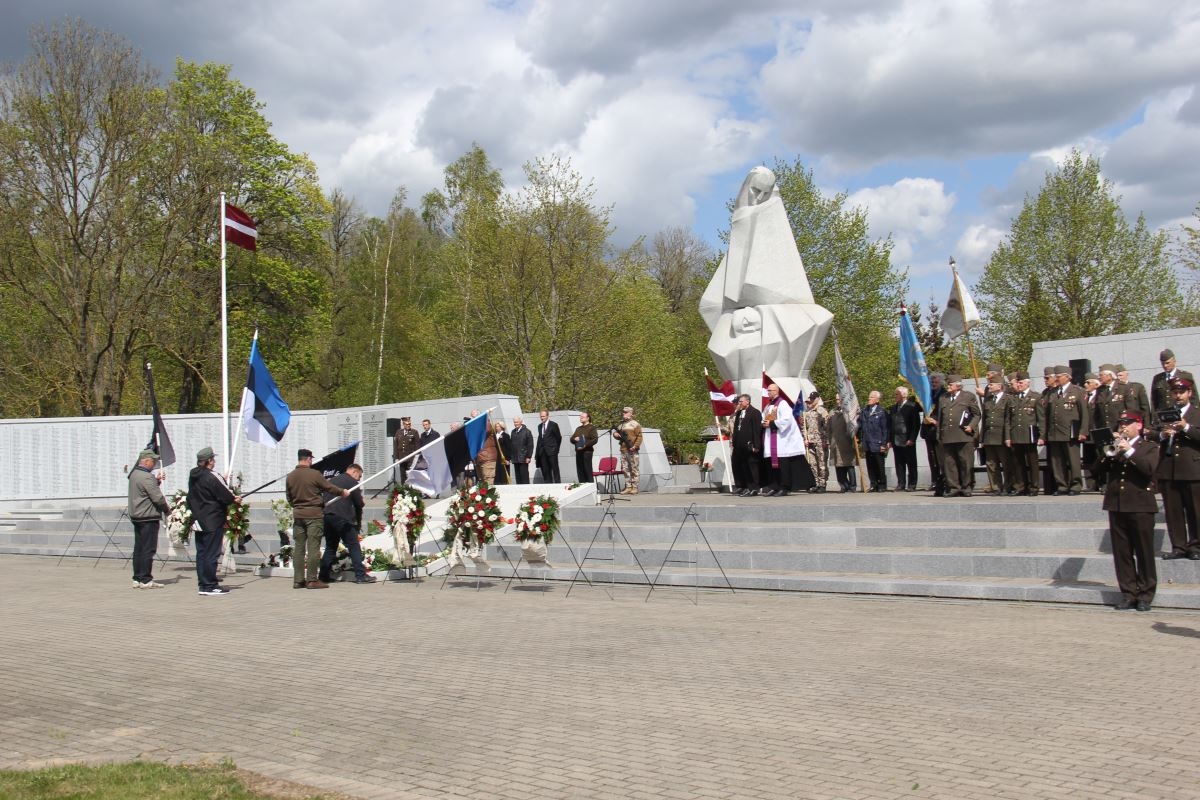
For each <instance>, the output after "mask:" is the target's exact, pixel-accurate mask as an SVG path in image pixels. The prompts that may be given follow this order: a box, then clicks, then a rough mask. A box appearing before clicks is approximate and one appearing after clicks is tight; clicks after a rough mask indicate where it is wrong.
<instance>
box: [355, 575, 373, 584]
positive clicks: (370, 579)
mask: <svg viewBox="0 0 1200 800" xmlns="http://www.w3.org/2000/svg"><path fill="white" fill-rule="evenodd" d="M378 580H379V578H376V577H375V576H374V575H363V576H362V577H361V578H355V579H354V582H355V583H375V582H377V581H378Z"/></svg>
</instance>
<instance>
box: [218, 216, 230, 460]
mask: <svg viewBox="0 0 1200 800" xmlns="http://www.w3.org/2000/svg"><path fill="white" fill-rule="evenodd" d="M220 228H221V432H222V434H223V435H224V437H225V442H224V446H223V449H222V450H221V452H223V453H229V448H230V447H231V446H232V445H231V439H232V436H231V435H230V430H229V309H228V303H227V297H226V290H227V284H226V278H225V193H224V192H221V219H220ZM225 464H226V468H225V480H226V481H228V480H229V475H230V472H231V471H232V470H233V459H232V457H230V458H229V460H227V461H226V462H225Z"/></svg>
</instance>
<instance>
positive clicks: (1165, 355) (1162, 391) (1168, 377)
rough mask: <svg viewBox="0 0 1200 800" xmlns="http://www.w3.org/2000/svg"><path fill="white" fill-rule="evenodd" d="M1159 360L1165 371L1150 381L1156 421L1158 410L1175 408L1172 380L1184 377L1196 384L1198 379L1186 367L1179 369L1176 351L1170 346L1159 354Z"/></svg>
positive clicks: (1152, 406)
mask: <svg viewBox="0 0 1200 800" xmlns="http://www.w3.org/2000/svg"><path fill="white" fill-rule="evenodd" d="M1158 361H1159V363H1160V364H1162V368H1163V371H1162V372H1160V373H1158V374H1157V375H1155V376H1154V380H1152V381H1150V410H1151V411H1153V412H1154V418H1155V421H1157V419H1158V412H1160V411H1162V410H1163V409H1165V408H1174V407H1175V402H1174V398H1173V397H1172V396H1171V382H1172V381H1174V380H1176V379H1178V378H1183V379H1184V380H1188V381H1191V382H1192V383H1193V384H1195V382H1196V379H1195V378H1194V377H1192V373H1190V372H1188V371H1187V370H1186V369H1178V368H1177V367H1176V365H1175V352H1174V351H1173V350H1171V349H1170V348H1168V349H1166V350H1163V351H1162V352H1161V353H1159V354H1158Z"/></svg>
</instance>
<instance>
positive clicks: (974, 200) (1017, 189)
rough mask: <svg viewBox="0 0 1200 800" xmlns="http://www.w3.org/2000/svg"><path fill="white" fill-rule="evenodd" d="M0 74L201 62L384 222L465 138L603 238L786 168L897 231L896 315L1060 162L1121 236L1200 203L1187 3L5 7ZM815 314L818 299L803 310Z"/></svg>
mask: <svg viewBox="0 0 1200 800" xmlns="http://www.w3.org/2000/svg"><path fill="white" fill-rule="evenodd" d="M5 6H7V8H5V11H4V17H5V24H4V26H3V29H2V30H0V61H3V62H6V63H16V62H19V61H21V60H22V59H24V58H25V57H26V56H27V55H28V52H29V47H28V32H29V30H30V28H31V27H32V26H34V25H39V24H43V25H50V24H54V23H56V22H59V21H61V20H63V19H66V18H69V17H79V18H82V19H84V20H85V21H87V22H88V23H90V24H92V25H94V26H96V27H99V28H103V29H105V30H108V31H111V32H113V33H117V34H119V35H121V36H123V37H125V38H126V39H128V40H129V41H130V42H131V43H132V44H133V46H134V47H135V48H137V49H138V50H139V51H140V52H141V53H142V55H143V58H144V59H145V60H146V61H147V62H148V63H150V64H151V65H153V66H156V67H158V68H159V69H160V70H161V71H162V72H163V73H164V75H168V76H169V74H170V73H171V71H172V69H173V67H174V64H175V60H176V58H183V59H185V60H188V61H196V62H206V61H213V62H220V63H224V64H229V65H231V67H232V75H233V77H234V78H236V79H237V80H239V81H241V82H242V83H243V84H245V85H246V86H248V87H250V88H251V89H253V90H254V91H255V92H256V93H257V95H258V98H259V100H260V101H262V102H263V103H264V104H265V111H264V113H265V116H266V117H267V118H268V119H269V120H270V121H271V123H272V132H273V133H274V134H275V136H276V137H277V138H279V139H280V140H281V141H283V142H284V143H286V144H287V145H288V147H289V148H290V149H292V150H293V151H295V152H305V153H307V154H308V155H309V156H310V157H311V158H312V159H313V160H314V161H315V163H316V165H317V168H318V171H319V176H320V180H321V183H322V185H323V187H324V188H325V189H326V190H327V191H328V190H332V189H333V188H341V189H342V190H343V191H344V192H346V193H347V194H348V195H350V196H351V197H353V198H355V199H356V201H357V202H358V203H359V205H360V207H362V208H363V209H364V210H365V211H367V212H368V213H372V214H378V215H382V214H383V213H385V212H386V210H387V206H388V203H389V201H390V200H391V198H392V197H393V195H394V194H395V192H396V191H397V189H398V188H400V187H404V188H405V189H406V190H407V192H408V197H409V198H410V202H415V200H416V199H419V198H420V197H421V195H423V194H424V193H425V192H426V191H428V190H429V189H432V188H438V187H440V186H441V185H442V177H443V175H442V171H443V169H444V168H445V166H446V165H447V164H448V163H450V162H452V161H453V160H454V159H456V158H457V157H458V156H460V155H462V154H463V153H464V152H466V151H467V150H468V149H469V148H470V147H471V145H472V143H478V144H479V145H481V146H482V147H483V148H484V149H485V150H486V151H487V153H488V155H489V157H490V158H491V160H492V163H493V164H494V165H495V166H497V167H498V168H500V169H501V171H502V173H503V176H504V178H505V182H506V184H507V185H508V186H509V188H517V187H519V186H520V184H521V182H522V177H523V176H522V171H521V166H522V164H524V163H525V162H527V161H530V160H532V159H534V158H537V157H540V156H550V155H562V156H567V157H569V158H570V159H571V162H572V165H573V166H574V168H575V169H576V170H577V171H578V172H579V173H580V174H581V175H583V176H585V177H587V178H590V179H591V180H592V181H593V182H594V188H595V193H596V201H597V202H598V203H599V204H600V205H604V206H611V207H612V221H613V223H614V225H615V227H616V231H615V236H614V243H616V244H618V245H625V244H629V243H631V242H633V241H634V240H635V239H636V238H637V237H639V236H645V237H647V238H648V239H649V238H652V237H653V236H654V234H655V233H656V232H658V231H660V230H664V229H666V228H669V227H678V226H682V227H686V228H689V229H692V230H694V231H695V232H696V233H697V234H698V235H699V236H700V237H702V238H703V239H705V240H707V241H708V242H710V243H711V244H712V245H713V246H714V247H715V248H717V249H720V238H719V237H720V233H721V232H722V231H723V230H726V229H728V225H729V216H728V210H727V206H726V204H727V202H728V201H729V199H730V198H731V197H732V196H734V195H735V194H736V192H737V190H738V187H739V186H740V185H741V182H742V179H743V178H744V177H745V174H746V172H747V171H748V170H749V169H750V168H751V167H753V166H756V165H758V164H767V165H768V166H769V165H771V164H772V163H773V162H774V161H775V160H776V159H780V160H783V161H786V162H788V163H793V162H794V161H795V160H796V159H799V160H800V161H801V163H802V164H803V165H804V166H805V167H806V168H810V169H812V170H813V171H814V176H815V178H816V181H817V184H818V185H819V186H820V187H821V188H822V191H823V192H825V193H827V194H829V195H833V194H837V193H845V194H846V195H847V202H848V204H853V205H857V206H861V207H863V208H865V209H866V212H867V214H868V219H869V221H870V230H871V236H872V237H873V238H881V237H884V236H889V235H890V236H891V237H892V240H893V241H894V243H895V246H894V249H893V253H892V255H893V265H894V266H895V267H896V268H897V269H898V270H900V271H905V272H907V274H908V277H909V281H910V300H912V301H914V302H921V303H922V304H927V303H928V301H929V299H930V298H933V299H934V300H936V301H937V302H938V303H939V304H940V305H944V303H945V299H946V296H947V295H948V293H949V288H950V273H949V269H948V266H947V264H948V260H949V258H950V257H951V256H953V257H954V258H955V260H956V261H957V262H958V266H959V270H960V272H961V273H962V275H963V277H964V279H965V280H966V281H967V282H968V284H973V283H974V281H975V280H977V279H978V277H979V275H980V274H981V273H982V270H983V268H984V266H985V265H986V263H987V260H988V258H989V256H990V255H991V253H992V251H993V250H994V248H995V247H996V245H997V243H999V242H1000V241H1002V240H1003V238H1004V237H1005V236H1006V234H1007V233H1008V231H1009V229H1010V227H1011V222H1012V220H1013V218H1014V217H1015V216H1016V215H1017V213H1018V212H1019V211H1020V209H1021V204H1022V202H1023V201H1024V199H1025V198H1026V197H1027V196H1033V195H1035V194H1036V193H1037V191H1038V189H1039V188H1040V187H1041V186H1042V184H1043V182H1044V180H1045V176H1046V174H1047V172H1049V171H1052V170H1053V169H1054V168H1055V165H1056V164H1057V163H1059V162H1060V160H1061V159H1062V157H1063V156H1064V155H1065V154H1066V153H1069V152H1070V150H1071V149H1072V148H1079V149H1081V150H1083V151H1084V152H1086V153H1090V154H1093V155H1095V156H1097V157H1098V158H1099V159H1100V161H1101V164H1102V170H1103V174H1104V176H1105V177H1106V178H1108V179H1109V180H1111V181H1112V182H1113V186H1114V192H1115V194H1117V195H1119V196H1120V197H1121V204H1122V207H1123V209H1124V210H1125V213H1126V215H1127V216H1128V217H1129V219H1130V221H1131V222H1132V221H1133V220H1135V219H1136V217H1137V215H1138V214H1144V215H1145V217H1146V220H1147V223H1148V224H1149V225H1150V226H1151V227H1152V228H1155V229H1158V228H1162V229H1166V230H1168V231H1171V232H1172V233H1177V232H1178V231H1179V229H1180V225H1182V224H1185V223H1187V224H1191V225H1195V224H1196V218H1195V217H1194V215H1193V212H1194V211H1195V209H1196V207H1197V204H1198V203H1200V158H1197V154H1200V89H1198V86H1200V46H1197V43H1198V42H1200V3H1196V2H1194V0H1190V1H1189V0H1145V2H1143V3H1136V4H1135V3H1130V2H1128V0H1112V1H1110V0H1074V2H1069V3H1068V2H1047V1H1046V0H1010V1H1008V2H1004V1H1002V0H995V1H993V2H984V1H983V0H946V1H945V2H938V1H936V0H743V2H740V3H735V2H730V0H492V1H491V2H486V1H485V0H439V1H438V2H426V1H425V0H407V1H406V2H395V0H390V1H385V0H342V2H338V3H328V2H312V1H310V0H287V2H282V0H257V1H256V2H253V3H245V2H241V1H240V0H239V2H231V1H230V0H204V2H198V1H197V0H173V2H171V3H162V2H159V1H158V0H40V2H38V3H20V2H16V0H7V2H6V3H5ZM818 300H819V298H818Z"/></svg>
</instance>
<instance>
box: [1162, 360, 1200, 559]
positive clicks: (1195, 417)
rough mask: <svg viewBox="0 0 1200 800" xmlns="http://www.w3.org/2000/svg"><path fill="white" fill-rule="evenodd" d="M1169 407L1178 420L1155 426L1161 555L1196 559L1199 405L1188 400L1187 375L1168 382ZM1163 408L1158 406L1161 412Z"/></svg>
mask: <svg viewBox="0 0 1200 800" xmlns="http://www.w3.org/2000/svg"><path fill="white" fill-rule="evenodd" d="M1169 391H1170V393H1171V395H1172V398H1173V400H1172V405H1171V408H1174V409H1178V411H1179V421H1178V422H1161V421H1160V423H1159V428H1158V441H1159V448H1160V453H1159V460H1158V471H1157V472H1156V473H1155V475H1156V477H1157V479H1158V490H1159V491H1160V492H1162V498H1163V512H1164V514H1165V516H1166V518H1167V535H1168V536H1169V537H1170V539H1171V550H1170V551H1169V552H1167V553H1164V554H1163V558H1165V559H1172V558H1190V559H1191V560H1193V561H1200V525H1198V522H1197V513H1198V512H1200V408H1197V407H1196V405H1195V404H1194V403H1193V402H1192V396H1193V394H1194V392H1195V384H1194V383H1193V382H1192V381H1191V380H1189V379H1187V378H1177V379H1175V380H1174V381H1172V382H1171V385H1170V387H1169ZM1166 410H1167V408H1165V407H1164V408H1160V409H1159V410H1158V414H1159V416H1160V418H1161V415H1162V413H1163V412H1164V411H1166Z"/></svg>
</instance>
